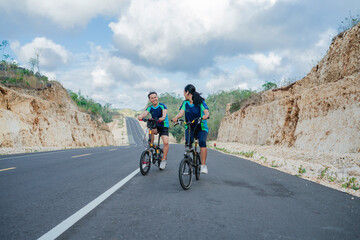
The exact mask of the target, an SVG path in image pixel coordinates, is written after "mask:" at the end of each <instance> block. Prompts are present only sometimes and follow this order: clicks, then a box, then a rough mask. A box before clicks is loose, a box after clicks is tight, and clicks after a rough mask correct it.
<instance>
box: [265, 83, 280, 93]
mask: <svg viewBox="0 0 360 240" xmlns="http://www.w3.org/2000/svg"><path fill="white" fill-rule="evenodd" d="M262 87H263V89H264V91H267V90H270V89H274V88H277V85H276V83H273V82H266V83H265V84H263V85H262Z"/></svg>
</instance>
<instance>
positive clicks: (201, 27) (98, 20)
mask: <svg viewBox="0 0 360 240" xmlns="http://www.w3.org/2000/svg"><path fill="white" fill-rule="evenodd" d="M359 9H360V2H359V1H358V0H344V1H340V0H337V1H335V0H317V1H309V0H182V1H176V0H156V1H155V0H152V1H150V0H122V1H121V0H92V1H88V0H76V1H74V0H57V1H49V0H1V1H0V22H1V27H0V41H2V40H8V41H9V42H10V46H9V47H8V48H7V49H6V50H7V53H9V54H10V55H11V56H12V57H13V58H14V59H16V61H18V62H19V64H20V65H21V66H24V67H29V64H28V62H29V59H30V58H32V57H34V56H35V51H38V52H40V70H41V73H42V74H45V75H47V76H49V77H50V79H56V80H57V81H59V82H61V83H62V84H63V86H64V87H65V88H68V89H71V90H72V91H75V92H77V91H78V90H81V92H82V94H84V95H87V96H88V97H90V98H92V99H94V100H95V101H98V102H100V103H102V104H105V103H111V104H112V106H113V107H117V108H133V109H137V110H140V109H143V108H144V106H145V104H146V102H147V93H148V92H149V91H152V90H155V91H157V92H158V93H161V92H174V93H176V94H182V92H183V88H184V86H185V85H187V84H188V83H192V84H194V85H195V86H196V88H197V90H198V91H199V92H202V93H203V94H204V96H207V95H208V94H211V93H215V92H217V91H220V90H229V89H237V88H242V89H259V87H261V85H262V84H264V83H265V82H266V81H275V82H277V83H278V84H280V83H282V82H286V81H288V80H293V79H301V78H302V77H304V76H305V75H306V74H307V73H308V72H309V71H310V69H311V67H312V66H314V65H315V64H316V62H318V61H319V60H320V59H321V58H322V57H323V56H324V55H325V53H326V51H327V49H328V47H329V45H330V43H331V39H332V38H333V37H334V36H335V35H336V34H337V33H338V28H339V27H340V25H341V21H343V20H344V19H345V18H346V17H349V16H350V14H352V15H357V14H358V13H359Z"/></svg>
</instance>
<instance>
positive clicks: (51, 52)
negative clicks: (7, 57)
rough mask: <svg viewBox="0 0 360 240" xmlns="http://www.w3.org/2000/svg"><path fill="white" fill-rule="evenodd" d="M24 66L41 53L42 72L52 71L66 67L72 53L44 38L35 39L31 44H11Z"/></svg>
mask: <svg viewBox="0 0 360 240" xmlns="http://www.w3.org/2000/svg"><path fill="white" fill-rule="evenodd" d="M10 47H11V49H12V50H13V51H14V53H15V54H16V55H17V57H18V59H19V60H20V62H21V63H22V64H25V65H27V66H28V63H29V60H30V58H36V53H39V62H40V64H39V65H40V70H45V71H52V70H55V69H56V68H58V67H60V66H62V65H65V64H67V63H68V62H69V60H70V58H71V53H70V52H69V51H67V50H66V49H65V48H64V47H63V46H61V45H59V44H56V43H54V42H53V41H52V40H49V39H47V38H44V37H38V38H35V39H34V40H33V41H32V42H31V43H28V44H25V45H23V46H21V45H20V43H19V42H17V41H15V42H12V43H11V44H10Z"/></svg>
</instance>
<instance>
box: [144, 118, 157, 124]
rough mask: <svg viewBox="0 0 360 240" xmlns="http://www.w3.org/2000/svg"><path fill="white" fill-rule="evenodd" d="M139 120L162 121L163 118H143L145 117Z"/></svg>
mask: <svg viewBox="0 0 360 240" xmlns="http://www.w3.org/2000/svg"><path fill="white" fill-rule="evenodd" d="M139 121H143V122H156V123H159V122H162V120H160V119H158V118H143V119H139Z"/></svg>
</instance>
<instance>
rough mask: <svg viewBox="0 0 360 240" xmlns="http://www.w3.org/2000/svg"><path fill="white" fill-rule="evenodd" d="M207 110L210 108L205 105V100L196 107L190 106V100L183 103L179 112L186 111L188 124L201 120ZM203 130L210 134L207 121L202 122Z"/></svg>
mask: <svg viewBox="0 0 360 240" xmlns="http://www.w3.org/2000/svg"><path fill="white" fill-rule="evenodd" d="M205 109H208V110H209V108H208V106H207V105H206V103H205V100H203V102H202V103H201V104H200V105H199V106H195V105H194V104H190V101H189V100H186V101H184V102H183V103H182V105H181V107H180V108H179V110H184V111H185V120H186V122H192V121H193V120H194V119H195V118H199V117H202V116H204V111H205ZM201 130H204V131H206V132H209V128H208V125H207V120H203V121H202V122H201Z"/></svg>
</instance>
